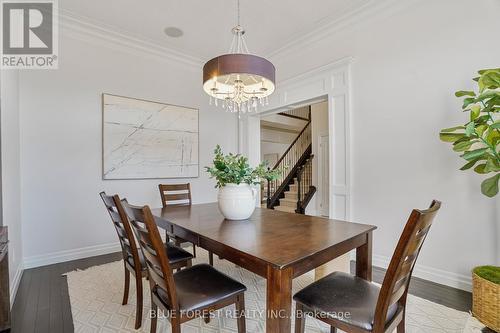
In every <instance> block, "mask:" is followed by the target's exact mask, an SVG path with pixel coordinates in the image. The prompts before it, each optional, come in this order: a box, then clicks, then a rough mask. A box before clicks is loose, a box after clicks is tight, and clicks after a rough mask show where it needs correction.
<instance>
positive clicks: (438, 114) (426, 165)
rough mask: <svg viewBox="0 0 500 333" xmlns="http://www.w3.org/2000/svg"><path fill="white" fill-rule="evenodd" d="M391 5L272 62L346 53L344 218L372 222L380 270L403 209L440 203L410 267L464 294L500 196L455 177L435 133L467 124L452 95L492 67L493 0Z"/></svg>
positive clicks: (287, 72)
mask: <svg viewBox="0 0 500 333" xmlns="http://www.w3.org/2000/svg"><path fill="white" fill-rule="evenodd" d="M398 6H405V8H404V9H401V10H398V11H396V12H395V11H394V10H393V9H391V8H388V9H387V10H386V11H382V13H377V14H373V15H366V16H365V17H363V19H360V20H355V21H352V22H350V24H348V25H346V26H345V27H344V28H341V29H340V30H338V31H336V32H332V33H330V34H328V35H326V36H325V38H323V39H321V40H319V41H316V42H311V43H307V44H306V45H304V44H302V45H296V46H293V45H292V46H290V48H289V49H288V50H282V52H281V53H280V54H277V55H275V56H274V57H273V58H272V59H271V60H272V61H273V62H274V64H275V65H276V68H278V71H279V77H280V79H285V78H289V77H292V76H294V75H297V74H300V73H304V72H307V71H309V70H311V69H313V68H316V67H319V66H322V65H325V64H327V63H330V62H332V61H335V60H337V59H341V58H343V57H346V56H353V57H354V61H353V63H352V73H351V82H352V110H353V111H352V114H351V117H350V124H351V152H352V157H351V158H352V160H351V165H352V170H351V177H352V188H351V189H350V190H351V199H352V204H351V219H352V220H353V221H356V222H363V223H371V224H375V225H377V226H378V230H377V231H376V232H375V235H374V254H375V264H378V265H384V264H386V263H387V259H388V258H389V257H390V256H391V255H392V252H393V250H394V247H395V244H396V241H397V239H398V237H399V235H400V232H401V230H402V228H403V223H404V222H405V221H406V219H407V217H408V215H409V213H410V210H411V209H412V208H414V207H420V208H425V207H426V206H427V205H428V204H429V203H430V201H431V200H432V199H434V198H436V199H440V200H442V201H443V207H442V210H441V212H440V213H439V215H438V217H437V220H436V223H435V225H434V227H433V229H432V231H431V233H430V234H429V237H428V239H427V242H426V244H425V246H424V248H423V251H422V253H421V256H420V259H419V261H418V263H417V270H416V271H419V274H420V275H421V276H423V277H425V278H429V279H434V280H437V281H439V282H441V283H448V284H450V285H456V286H459V287H464V288H468V284H469V283H470V270H471V269H472V268H473V267H474V266H476V265H480V264H487V263H494V260H495V255H496V253H495V251H496V247H495V245H496V242H498V239H496V235H497V233H496V232H495V231H496V228H495V224H498V223H499V222H498V219H495V213H494V211H495V206H496V205H499V204H500V197H497V198H496V199H488V198H486V197H484V196H482V195H481V194H480V181H481V180H482V179H483V178H484V177H481V176H478V175H475V174H473V173H472V172H462V171H459V170H458V169H459V168H460V166H461V165H462V164H463V162H462V161H461V160H460V158H459V157H458V156H457V154H456V153H454V152H452V151H451V149H450V146H449V145H447V144H445V143H442V142H440V141H439V139H438V132H439V130H440V129H441V128H444V127H450V126H453V125H454V124H461V123H464V122H466V121H467V119H466V116H465V115H464V114H462V113H461V112H460V105H461V102H460V100H458V99H457V98H455V97H454V95H453V93H454V91H456V90H459V89H468V88H472V86H473V82H472V81H471V78H472V77H474V75H475V71H476V70H478V69H482V68H487V67H498V66H499V65H500V64H499V59H500V44H498V43H494V42H493V40H492V35H491V33H492V32H494V31H500V20H498V14H499V13H500V2H498V1H496V0H479V1H472V0H460V1H456V0H442V1H433V0H420V1H408V0H405V1H399V4H398V5H395V7H398ZM339 27H340V26H339ZM278 85H279V82H278Z"/></svg>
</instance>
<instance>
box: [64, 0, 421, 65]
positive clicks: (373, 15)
mask: <svg viewBox="0 0 500 333" xmlns="http://www.w3.org/2000/svg"><path fill="white" fill-rule="evenodd" d="M416 2H418V0H370V1H369V2H368V3H366V4H364V5H362V6H360V7H358V8H354V9H352V10H349V11H347V12H346V13H345V14H344V15H342V16H340V17H338V18H333V17H331V16H330V17H326V18H324V19H322V20H320V21H318V23H317V24H316V25H315V26H314V27H312V28H308V29H305V30H303V31H302V32H300V33H298V34H295V35H294V36H291V37H290V38H289V39H288V41H287V42H285V43H284V44H282V45H281V46H279V47H278V48H274V49H270V50H268V51H267V52H264V53H263V54H264V55H265V56H266V57H267V58H271V59H276V58H281V57H284V56H286V55H287V54H289V53H291V52H294V51H296V50H300V49H303V48H306V47H307V46H309V45H311V44H314V43H316V42H318V41H321V40H322V39H324V38H326V37H328V36H329V35H332V34H334V33H337V32H339V31H341V30H343V29H346V28H349V27H359V26H360V25H362V24H367V23H370V22H373V20H375V19H377V18H380V17H383V16H384V15H385V16H387V15H392V14H394V13H396V12H398V11H400V10H403V9H405V8H407V7H409V6H410V5H412V4H414V3H416ZM59 17H60V25H61V27H62V29H60V32H61V33H62V34H67V35H69V36H71V37H75V38H78V39H83V40H86V41H94V42H96V41H97V40H100V41H103V42H106V43H107V44H106V45H107V46H109V44H111V45H114V46H115V47H119V48H121V49H122V50H125V51H132V50H134V51H136V52H140V53H141V54H147V55H151V56H155V57H158V58H161V59H164V60H171V61H175V62H177V63H181V64H184V65H188V66H192V67H195V68H197V69H199V68H201V67H202V66H203V63H204V60H203V58H202V57H201V56H199V55H195V54H192V53H190V52H186V51H184V50H180V49H177V48H174V47H167V46H162V45H159V44H158V43H156V42H154V41H152V40H148V39H144V38H139V37H136V36H134V35H133V33H131V32H128V31H124V30H120V29H119V28H117V27H115V26H109V25H105V24H104V23H102V22H97V21H94V22H92V19H90V18H88V17H83V16H79V15H77V14H76V13H74V12H71V11H68V10H65V9H62V8H60V9H59Z"/></svg>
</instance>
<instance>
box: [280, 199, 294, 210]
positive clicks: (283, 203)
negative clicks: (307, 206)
mask: <svg viewBox="0 0 500 333" xmlns="http://www.w3.org/2000/svg"><path fill="white" fill-rule="evenodd" d="M280 206H287V207H292V208H295V207H297V199H287V198H282V199H280Z"/></svg>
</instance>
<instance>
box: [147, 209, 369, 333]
mask: <svg viewBox="0 0 500 333" xmlns="http://www.w3.org/2000/svg"><path fill="white" fill-rule="evenodd" d="M152 212H153V216H154V217H155V221H156V224H157V225H158V226H159V227H160V228H163V229H165V230H167V231H169V232H171V233H173V234H174V235H176V236H179V237H181V238H182V239H185V240H187V241H190V242H192V243H194V244H196V245H197V246H199V247H201V248H204V249H206V250H207V251H211V252H213V253H214V254H217V255H219V256H220V257H222V258H223V259H225V260H228V261H230V262H233V263H234V264H236V265H238V266H240V267H243V268H245V269H247V270H249V271H251V272H253V273H255V274H257V275H260V276H262V277H263V278H265V279H266V280H267V291H266V295H267V298H266V304H267V308H266V332H267V333H290V331H291V319H292V313H291V308H292V280H293V279H294V278H296V277H298V276H300V275H302V274H304V273H306V272H309V271H311V270H313V269H315V268H317V267H319V266H321V265H323V264H325V263H327V262H329V261H331V260H333V259H335V258H337V257H339V256H341V255H343V254H345V253H347V252H349V251H351V250H356V275H357V276H359V277H361V278H363V279H366V280H371V277H372V232H373V230H375V229H376V227H375V226H372V225H366V224H358V223H353V222H346V221H339V220H332V219H327V218H321V217H314V216H308V215H301V214H293V213H286V212H280V211H276V210H272V209H264V208H256V209H255V212H254V213H253V214H252V216H251V217H250V218H249V219H248V220H242V221H231V220H226V219H224V217H223V216H222V214H221V213H220V211H219V209H218V206H217V203H209V204H197V205H191V206H177V207H165V208H161V209H153V210H152Z"/></svg>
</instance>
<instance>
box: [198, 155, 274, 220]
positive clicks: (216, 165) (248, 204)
mask: <svg viewBox="0 0 500 333" xmlns="http://www.w3.org/2000/svg"><path fill="white" fill-rule="evenodd" d="M214 153H215V157H214V161H213V166H210V167H205V168H206V170H207V172H208V173H209V174H210V176H211V178H215V179H216V180H217V184H216V185H215V187H218V188H219V195H218V203H219V209H220V211H221V213H222V215H224V217H225V218H226V219H228V220H246V219H248V218H249V217H250V216H251V215H252V213H253V211H254V210H255V204H256V202H255V199H256V197H257V191H256V189H255V188H253V187H252V185H257V184H260V181H261V180H262V179H267V180H268V181H269V180H274V179H277V178H278V172H277V171H272V170H269V169H268V167H267V163H266V162H264V163H261V164H259V165H258V166H257V167H256V168H252V167H250V165H249V163H248V158H247V157H245V156H242V155H239V154H237V155H236V154H231V153H230V154H227V155H224V153H223V152H222V149H221V147H220V146H219V145H217V147H216V148H215V150H214Z"/></svg>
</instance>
